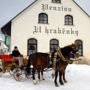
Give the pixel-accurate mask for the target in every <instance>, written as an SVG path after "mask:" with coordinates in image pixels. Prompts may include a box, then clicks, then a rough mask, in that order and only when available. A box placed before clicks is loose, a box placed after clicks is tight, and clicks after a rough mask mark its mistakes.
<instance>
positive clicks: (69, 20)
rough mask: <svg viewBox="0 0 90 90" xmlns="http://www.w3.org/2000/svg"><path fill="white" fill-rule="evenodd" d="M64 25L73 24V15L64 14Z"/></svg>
mask: <svg viewBox="0 0 90 90" xmlns="http://www.w3.org/2000/svg"><path fill="white" fill-rule="evenodd" d="M65 25H73V16H71V15H66V16H65Z"/></svg>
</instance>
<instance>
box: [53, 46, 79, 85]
mask: <svg viewBox="0 0 90 90" xmlns="http://www.w3.org/2000/svg"><path fill="white" fill-rule="evenodd" d="M76 52H77V45H75V44H72V45H69V46H66V47H64V48H61V49H59V50H57V54H58V55H57V60H58V61H57V62H56V67H55V80H54V82H55V86H58V84H57V77H58V73H59V82H60V84H61V85H64V82H67V81H66V79H65V70H66V67H67V65H68V64H69V63H72V62H73V61H72V60H71V59H74V58H76V56H78V54H77V53H76ZM63 81H64V82H63Z"/></svg>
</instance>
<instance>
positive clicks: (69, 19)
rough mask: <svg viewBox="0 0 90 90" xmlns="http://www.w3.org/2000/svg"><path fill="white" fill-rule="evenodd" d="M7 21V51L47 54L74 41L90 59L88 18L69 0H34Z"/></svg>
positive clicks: (89, 20)
mask: <svg viewBox="0 0 90 90" xmlns="http://www.w3.org/2000/svg"><path fill="white" fill-rule="evenodd" d="M11 23H12V24H11V51H12V50H13V47H14V46H18V48H19V50H20V52H22V54H24V55H29V54H31V53H34V52H46V53H48V52H52V51H53V50H54V49H56V48H57V47H58V46H60V47H64V46H67V45H70V44H72V43H76V44H77V45H78V50H79V53H80V55H81V56H84V57H86V58H88V59H90V40H89V39H90V17H89V16H88V15H87V14H86V13H85V12H84V11H83V10H82V9H81V8H80V7H79V6H78V5H77V4H76V3H75V2H74V1H73V0H36V1H35V2H34V3H32V4H31V5H30V6H29V7H28V8H26V9H25V10H24V11H23V12H21V13H20V14H19V15H17V16H16V17H15V18H14V19H13V20H12V21H11Z"/></svg>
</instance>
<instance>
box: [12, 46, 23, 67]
mask: <svg viewBox="0 0 90 90" xmlns="http://www.w3.org/2000/svg"><path fill="white" fill-rule="evenodd" d="M11 55H12V58H17V59H18V60H19V67H21V66H22V60H23V57H22V55H21V53H20V52H19V50H18V47H17V46H15V47H14V50H13V51H12V54H11Z"/></svg>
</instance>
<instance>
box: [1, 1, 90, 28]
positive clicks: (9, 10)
mask: <svg viewBox="0 0 90 90" xmlns="http://www.w3.org/2000/svg"><path fill="white" fill-rule="evenodd" d="M33 1H35V0H0V27H2V26H3V25H5V24H6V23H7V22H8V21H9V20H11V19H12V18H13V17H14V16H16V15H17V14H18V13H19V12H20V11H22V10H23V9H24V8H26V7H27V6H28V5H30V3H32V2H33ZM75 1H77V3H78V4H80V5H81V7H82V8H83V9H84V10H85V11H86V12H87V13H88V14H89V15H90V0H75Z"/></svg>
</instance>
